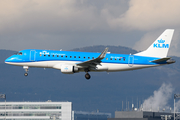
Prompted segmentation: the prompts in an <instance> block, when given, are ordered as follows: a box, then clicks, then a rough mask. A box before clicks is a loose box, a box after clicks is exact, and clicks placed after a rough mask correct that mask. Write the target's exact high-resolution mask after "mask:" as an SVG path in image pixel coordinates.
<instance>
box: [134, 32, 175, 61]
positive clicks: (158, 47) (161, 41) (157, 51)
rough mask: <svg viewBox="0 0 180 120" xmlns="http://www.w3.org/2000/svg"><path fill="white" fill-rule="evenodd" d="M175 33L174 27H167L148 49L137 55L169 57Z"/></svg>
mask: <svg viewBox="0 0 180 120" xmlns="http://www.w3.org/2000/svg"><path fill="white" fill-rule="evenodd" d="M173 33H174V29H166V30H165V31H164V32H163V33H162V34H161V35H160V36H159V37H158V38H157V39H156V41H155V42H154V43H153V44H152V45H151V46H150V47H149V48H148V49H147V50H145V51H142V52H140V53H137V54H135V55H138V56H147V57H157V58H164V57H167V54H168V50H169V48H170V44H171V40H172V36H173Z"/></svg>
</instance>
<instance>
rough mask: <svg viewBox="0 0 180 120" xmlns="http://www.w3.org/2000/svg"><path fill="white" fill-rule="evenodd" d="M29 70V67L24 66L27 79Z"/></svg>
mask: <svg viewBox="0 0 180 120" xmlns="http://www.w3.org/2000/svg"><path fill="white" fill-rule="evenodd" d="M28 68H29V67H28V66H23V69H25V71H26V72H25V73H24V76H26V77H27V76H28V71H29V70H28Z"/></svg>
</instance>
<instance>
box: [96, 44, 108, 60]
mask: <svg viewBox="0 0 180 120" xmlns="http://www.w3.org/2000/svg"><path fill="white" fill-rule="evenodd" d="M108 49H109V48H108V47H107V48H105V50H104V51H103V52H102V53H101V54H100V55H99V57H98V58H100V59H103V58H105V57H106V53H107V51H108Z"/></svg>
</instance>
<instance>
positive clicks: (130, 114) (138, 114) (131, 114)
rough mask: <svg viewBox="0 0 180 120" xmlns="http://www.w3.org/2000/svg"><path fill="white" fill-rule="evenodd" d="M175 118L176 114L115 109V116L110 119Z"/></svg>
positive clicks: (159, 119)
mask: <svg viewBox="0 0 180 120" xmlns="http://www.w3.org/2000/svg"><path fill="white" fill-rule="evenodd" d="M165 119H166V120H173V119H174V114H173V113H167V112H148V111H115V118H108V120H165Z"/></svg>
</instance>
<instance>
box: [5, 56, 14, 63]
mask: <svg viewBox="0 0 180 120" xmlns="http://www.w3.org/2000/svg"><path fill="white" fill-rule="evenodd" d="M13 60H14V58H13V57H12V56H11V57H9V58H7V59H6V60H5V61H4V62H5V63H6V64H10V63H11V62H13Z"/></svg>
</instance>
